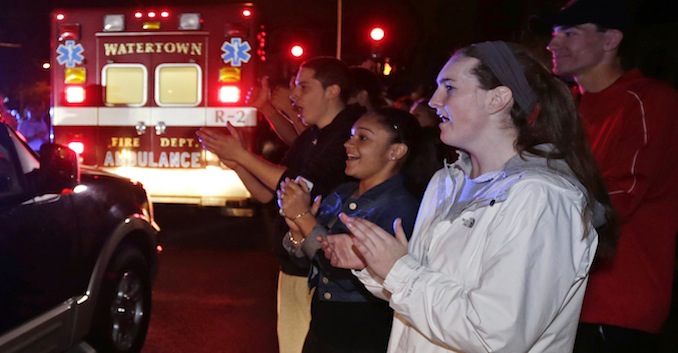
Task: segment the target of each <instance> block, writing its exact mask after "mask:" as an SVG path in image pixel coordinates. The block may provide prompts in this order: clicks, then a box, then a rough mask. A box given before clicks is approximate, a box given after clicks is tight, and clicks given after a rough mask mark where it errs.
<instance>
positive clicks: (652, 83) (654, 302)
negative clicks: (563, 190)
mask: <svg viewBox="0 0 678 353" xmlns="http://www.w3.org/2000/svg"><path fill="white" fill-rule="evenodd" d="M541 19H542V20H544V21H546V22H547V23H549V24H550V25H552V26H553V37H552V39H551V42H550V43H549V44H548V47H547V49H548V50H549V51H551V54H552V58H553V71H554V73H556V74H557V75H560V76H561V77H568V78H572V79H574V81H575V82H576V84H577V88H578V96H579V97H578V98H579V111H580V113H581V116H582V119H583V122H584V125H585V128H586V131H587V135H588V138H589V142H590V144H591V148H592V149H593V153H594V155H595V157H596V160H597V162H598V167H599V168H600V170H601V173H602V175H603V178H604V180H605V183H606V185H607V188H608V191H609V194H610V198H611V199H612V204H613V206H614V207H615V210H616V211H617V212H618V214H619V216H620V219H621V233H620V238H619V244H618V248H617V254H616V257H615V259H614V260H613V261H612V262H611V263H609V264H599V266H597V268H596V267H594V269H593V270H592V273H591V277H590V280H589V283H588V288H587V292H586V296H585V298H584V305H583V308H582V313H581V319H580V325H579V329H578V333H577V341H576V343H575V349H574V351H575V352H652V351H653V350H656V347H655V345H656V343H655V334H656V333H658V332H659V331H660V330H661V329H662V326H663V324H664V322H665V321H666V319H667V317H668V314H669V308H670V305H671V289H672V279H673V273H674V261H675V244H676V233H677V231H678V217H677V216H676V215H677V214H678V185H677V183H678V163H676V156H678V93H677V92H676V91H675V90H674V89H672V88H671V87H670V86H668V85H666V84H663V83H661V82H659V81H656V80H653V79H650V78H647V77H645V76H643V74H641V72H640V71H639V70H637V69H633V70H630V71H625V70H624V69H623V68H622V64H621V59H620V57H619V55H618V50H619V46H620V44H621V42H622V39H623V38H624V31H625V30H627V29H628V28H629V26H630V23H631V21H630V16H629V14H628V12H627V11H626V9H625V8H624V7H623V2H622V0H578V1H576V0H575V1H570V2H569V3H568V4H567V5H566V6H565V7H564V8H563V9H561V10H560V11H559V12H558V13H556V14H554V15H552V16H548V17H542V18H541Z"/></svg>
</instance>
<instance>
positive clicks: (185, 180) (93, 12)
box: [51, 3, 265, 206]
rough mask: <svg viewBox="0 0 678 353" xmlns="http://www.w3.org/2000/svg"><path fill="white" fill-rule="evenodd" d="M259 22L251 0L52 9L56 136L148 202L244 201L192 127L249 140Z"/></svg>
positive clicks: (235, 181)
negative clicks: (235, 132)
mask: <svg viewBox="0 0 678 353" xmlns="http://www.w3.org/2000/svg"><path fill="white" fill-rule="evenodd" d="M258 17H259V16H258V13H257V9H256V8H255V7H254V5H252V4H249V3H246V4H222V5H204V6H173V7H162V6H157V7H144V8H110V9H65V10H58V11H54V12H53V13H52V18H51V28H52V34H51V36H52V39H51V51H52V55H51V68H52V69H51V70H52V104H53V106H52V108H53V109H52V125H53V133H54V142H56V143H60V144H64V145H68V146H69V147H71V148H72V149H74V150H76V152H78V153H80V157H81V161H82V163H83V164H86V165H94V166H98V167H100V168H102V169H104V170H107V171H111V172H114V173H116V174H120V175H123V176H126V177H129V178H131V179H134V180H137V181H140V182H142V183H143V185H144V186H145V188H146V190H147V191H148V193H149V194H150V195H151V196H152V198H153V201H154V202H161V203H163V202H164V203H187V204H199V205H213V206H224V205H225V204H226V202H228V201H243V200H247V199H248V198H249V196H250V194H249V193H248V191H247V189H246V188H245V187H244V185H243V184H242V182H241V181H240V179H239V178H238V177H237V175H236V173H235V172H234V171H233V170H230V169H229V168H227V167H226V166H224V165H223V164H221V163H220V162H219V160H218V158H217V157H216V156H214V155H213V154H211V153H209V152H206V151H204V150H203V149H202V148H201V146H200V144H199V142H198V139H197V137H196V135H195V132H196V130H197V129H199V128H200V127H203V126H210V127H222V128H224V129H225V127H226V123H227V122H230V123H231V124H232V125H234V126H238V127H240V128H241V129H240V131H241V132H242V133H243V134H244V135H245V138H246V141H247V144H248V147H250V148H254V146H255V145H256V143H255V142H256V141H255V140H256V136H255V135H254V132H255V127H256V124H257V112H256V109H254V108H251V107H247V106H244V99H245V93H246V90H247V89H248V88H249V87H251V86H252V85H254V84H255V83H256V79H257V76H258V74H259V73H258V68H259V66H261V65H260V64H261V61H263V60H265V57H264V55H265V54H264V42H263V41H264V36H265V33H263V27H262V26H260V25H259V23H258V22H259V21H258Z"/></svg>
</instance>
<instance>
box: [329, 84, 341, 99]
mask: <svg viewBox="0 0 678 353" xmlns="http://www.w3.org/2000/svg"><path fill="white" fill-rule="evenodd" d="M340 94H341V87H339V85H337V84H333V85H330V86H329V87H327V88H325V97H326V98H327V99H334V98H339V95H340Z"/></svg>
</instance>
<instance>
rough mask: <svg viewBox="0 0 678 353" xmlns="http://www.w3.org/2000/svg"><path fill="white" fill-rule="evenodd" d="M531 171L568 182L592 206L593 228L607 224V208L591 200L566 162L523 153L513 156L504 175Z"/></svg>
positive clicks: (550, 147)
mask: <svg viewBox="0 0 678 353" xmlns="http://www.w3.org/2000/svg"><path fill="white" fill-rule="evenodd" d="M535 148H536V149H538V150H541V151H545V152H548V151H553V150H555V147H554V146H553V145H551V144H541V145H537V146H535ZM530 171H532V172H537V173H554V174H556V175H558V176H561V177H562V178H564V179H565V180H567V181H568V182H569V183H570V184H572V185H574V186H575V187H576V188H577V189H579V190H580V191H581V192H582V193H583V194H584V195H585V196H586V198H587V201H588V203H589V204H590V209H591V212H593V214H592V217H591V222H592V223H593V226H594V227H595V228H598V227H601V226H603V225H604V224H605V222H606V220H605V207H604V206H603V205H602V204H601V203H600V202H598V200H590V199H589V194H588V190H586V187H585V186H584V185H583V184H582V183H581V182H580V181H579V179H578V178H577V176H576V175H575V174H574V172H573V171H572V169H571V168H570V166H569V165H568V164H567V162H565V160H563V159H551V160H549V159H546V158H544V157H540V156H537V155H534V154H532V153H528V152H523V153H522V154H517V155H515V156H513V157H512V158H511V159H509V160H508V161H507V162H506V164H505V165H504V173H506V175H507V176H508V175H513V174H518V173H523V172H530Z"/></svg>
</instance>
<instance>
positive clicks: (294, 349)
mask: <svg viewBox="0 0 678 353" xmlns="http://www.w3.org/2000/svg"><path fill="white" fill-rule="evenodd" d="M311 298H313V291H310V290H309V289H308V278H307V277H306V276H293V275H288V274H286V273H283V272H282V271H281V272H280V274H279V275H278V348H279V350H280V353H301V350H302V348H303V347H304V340H305V339H306V334H307V333H308V327H309V324H310V322H311Z"/></svg>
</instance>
